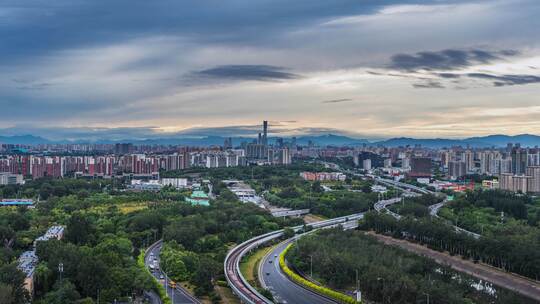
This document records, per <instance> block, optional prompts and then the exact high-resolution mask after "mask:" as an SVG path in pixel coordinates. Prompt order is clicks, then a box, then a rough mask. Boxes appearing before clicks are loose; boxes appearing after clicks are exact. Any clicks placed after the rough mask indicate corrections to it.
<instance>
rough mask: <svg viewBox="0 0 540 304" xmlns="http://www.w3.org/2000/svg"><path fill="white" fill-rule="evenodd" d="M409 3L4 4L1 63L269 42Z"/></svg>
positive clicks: (123, 0) (169, 0)
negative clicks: (158, 43) (117, 49)
mask: <svg viewBox="0 0 540 304" xmlns="http://www.w3.org/2000/svg"><path fill="white" fill-rule="evenodd" d="M411 2H414V0H364V1H362V2H359V1H357V0H334V1H327V0H296V1H289V0H272V1H269V0H261V1H252V0H229V1H227V2H223V1H213V0H182V1H177V0H162V1H146V0H115V1H93V0H55V1H45V0H33V1H20V0H3V1H1V4H0V11H2V22H0V37H2V43H1V44H0V62H5V63H10V62H13V60H14V58H17V59H22V60H24V59H27V58H28V57H40V56H42V55H47V54H50V53H51V52H52V51H56V50H65V49H76V48H81V47H94V46H101V45H109V44H111V43H118V42H121V41H123V40H129V39H133V38H141V37H149V36H175V37H185V38H187V39H189V40H190V41H196V42H197V43H201V44H211V43H217V44H244V45H260V44H261V43H262V42H263V41H264V42H267V43H268V44H270V43H272V44H273V43H275V37H276V36H279V35H280V34H281V33H284V32H286V31H289V30H291V29H294V28H297V27H299V26H302V25H306V24H315V23H318V22H321V21H324V20H331V19H334V18H338V17H342V16H348V15H354V14H367V13H371V12H373V11H376V10H377V9H379V8H380V7H382V6H385V5H391V4H396V3H400V4H403V3H411ZM433 2H436V1H435V0H433ZM22 33H24V34H22Z"/></svg>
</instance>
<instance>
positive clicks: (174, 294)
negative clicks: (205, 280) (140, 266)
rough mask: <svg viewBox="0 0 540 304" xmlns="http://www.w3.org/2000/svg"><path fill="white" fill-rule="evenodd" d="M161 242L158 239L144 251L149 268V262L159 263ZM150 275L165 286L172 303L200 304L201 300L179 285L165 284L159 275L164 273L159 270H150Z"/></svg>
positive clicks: (163, 275)
mask: <svg viewBox="0 0 540 304" xmlns="http://www.w3.org/2000/svg"><path fill="white" fill-rule="evenodd" d="M161 245H162V242H161V241H158V242H156V243H154V244H153V245H151V246H150V247H149V248H148V251H147V252H146V255H145V257H144V264H145V265H146V267H148V268H149V269H150V264H151V263H155V262H157V263H158V265H159V252H160V251H161ZM150 272H151V273H152V275H153V276H154V277H155V278H156V279H157V280H158V281H160V282H161V284H162V285H163V286H164V287H165V288H166V290H167V294H168V295H169V298H171V300H174V301H173V304H200V303H201V302H200V301H199V300H197V299H196V298H195V297H193V296H192V295H190V294H189V293H188V292H187V291H186V290H184V289H183V288H182V287H181V286H177V287H176V288H175V289H173V288H171V287H169V286H167V285H166V283H165V280H164V279H161V277H165V273H163V272H162V271H161V267H160V270H154V271H152V270H150Z"/></svg>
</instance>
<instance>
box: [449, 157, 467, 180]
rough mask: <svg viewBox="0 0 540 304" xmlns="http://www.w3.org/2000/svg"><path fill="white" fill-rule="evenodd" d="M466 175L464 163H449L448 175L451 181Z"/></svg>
mask: <svg viewBox="0 0 540 304" xmlns="http://www.w3.org/2000/svg"><path fill="white" fill-rule="evenodd" d="M466 174H467V164H466V162H464V161H451V162H449V163H448V175H449V176H450V178H452V179H458V178H460V177H463V176H465V175H466Z"/></svg>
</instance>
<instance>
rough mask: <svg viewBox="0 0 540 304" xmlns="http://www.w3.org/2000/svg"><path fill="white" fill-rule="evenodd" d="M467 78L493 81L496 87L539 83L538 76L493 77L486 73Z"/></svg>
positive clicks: (469, 75)
mask: <svg viewBox="0 0 540 304" xmlns="http://www.w3.org/2000/svg"><path fill="white" fill-rule="evenodd" d="M466 76H467V77H470V78H479V79H486V80H491V81H493V85H494V86H496V87H503V86H511V85H522V84H530V83H540V76H536V75H493V74H487V73H468V74H466Z"/></svg>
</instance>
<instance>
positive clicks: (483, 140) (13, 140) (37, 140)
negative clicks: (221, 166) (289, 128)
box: [0, 134, 540, 148]
mask: <svg viewBox="0 0 540 304" xmlns="http://www.w3.org/2000/svg"><path fill="white" fill-rule="evenodd" d="M225 138H226V137H222V136H215V135H210V136H198V137H191V136H175V137H156V138H147V139H130V138H126V139H123V140H110V139H104V140H100V139H97V140H93V141H92V143H100V144H114V143H120V142H131V143H133V144H146V145H190V146H211V145H222V144H223V142H224V140H225ZM283 138H284V140H285V141H290V140H291V137H283ZM276 139H277V137H269V142H270V143H273V142H275V141H276ZM232 140H233V144H234V145H240V143H242V142H252V141H253V140H254V138H252V137H232ZM296 142H297V143H298V144H299V145H307V144H308V143H309V142H313V143H314V144H316V145H319V146H358V145H363V144H370V145H380V146H386V147H398V146H407V145H409V146H414V145H421V146H423V147H429V148H443V147H452V146H463V147H465V146H470V147H492V146H494V147H504V146H506V145H507V144H508V143H520V144H521V145H522V146H524V147H533V146H540V136H538V135H531V134H521V135H515V136H510V135H489V136H482V137H470V138H464V139H445V138H433V139H422V138H409V137H398V138H390V139H386V140H367V139H361V138H353V137H349V136H344V135H335V134H324V135H305V136H298V137H297V138H296ZM0 143H4V144H24V145H37V144H68V143H88V141H85V140H69V141H68V140H50V139H47V138H44V137H41V136H34V135H15V136H0Z"/></svg>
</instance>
